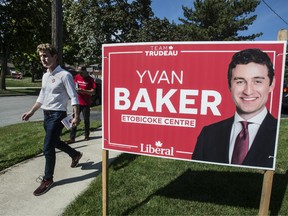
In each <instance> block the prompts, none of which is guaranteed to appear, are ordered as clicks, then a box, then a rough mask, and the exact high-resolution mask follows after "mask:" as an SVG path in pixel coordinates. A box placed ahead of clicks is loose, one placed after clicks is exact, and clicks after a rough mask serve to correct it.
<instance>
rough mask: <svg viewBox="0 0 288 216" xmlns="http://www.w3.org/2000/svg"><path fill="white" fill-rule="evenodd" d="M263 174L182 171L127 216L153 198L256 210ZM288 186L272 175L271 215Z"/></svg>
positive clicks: (284, 177) (285, 179) (286, 177)
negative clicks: (159, 197) (161, 197)
mask: <svg viewBox="0 0 288 216" xmlns="http://www.w3.org/2000/svg"><path fill="white" fill-rule="evenodd" d="M263 177H264V175H263V174H260V173H246V172H221V171H219V172H217V171H193V170H191V169H188V170H186V171H185V172H184V173H182V174H181V175H180V176H179V177H177V178H176V179H175V180H174V181H172V182H170V183H169V184H168V185H166V186H164V187H162V188H160V189H159V190H157V191H156V192H155V193H154V194H151V195H150V196H148V197H147V198H146V199H145V200H143V201H142V202H140V203H138V204H136V205H134V206H132V207H131V208H129V209H127V210H126V211H125V212H124V213H123V215H130V214H131V213H133V212H134V211H135V210H136V209H137V208H139V207H141V206H142V205H145V204H147V203H148V202H149V201H150V200H151V199H153V197H154V196H164V197H168V198H172V199H181V200H189V201H193V202H194V201H197V202H204V203H213V204H218V205H228V206H236V207H244V208H254V209H259V205H260V199H261V191H262V183H263ZM287 183H288V172H286V174H275V175H274V179H273V188H272V196H271V202H270V206H271V207H270V211H271V215H278V213H279V211H280V208H281V205H282V202H283V199H284V194H285V190H286V186H287Z"/></svg>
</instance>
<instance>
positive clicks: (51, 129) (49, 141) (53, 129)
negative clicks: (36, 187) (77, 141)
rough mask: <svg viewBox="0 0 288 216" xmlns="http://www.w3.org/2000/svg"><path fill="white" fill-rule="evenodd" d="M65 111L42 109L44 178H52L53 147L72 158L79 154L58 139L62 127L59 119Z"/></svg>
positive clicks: (54, 160) (53, 165)
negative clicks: (44, 133)
mask: <svg viewBox="0 0 288 216" xmlns="http://www.w3.org/2000/svg"><path fill="white" fill-rule="evenodd" d="M66 115H67V114H66V112H65V111H50V110H45V111H44V129H45V132H46V135H45V139H44V150H43V151H44V156H45V160H46V161H45V176H44V179H53V175H54V169H55V163H56V152H55V148H58V149H60V150H61V151H64V152H65V153H67V154H68V155H69V156H70V157H71V158H74V157H75V156H77V155H78V154H79V152H78V151H76V150H75V149H73V148H71V147H70V146H69V145H67V144H65V143H64V142H63V141H61V140H60V136H61V133H62V129H63V127H64V126H63V124H62V123H61V120H62V119H63V118H65V117H66Z"/></svg>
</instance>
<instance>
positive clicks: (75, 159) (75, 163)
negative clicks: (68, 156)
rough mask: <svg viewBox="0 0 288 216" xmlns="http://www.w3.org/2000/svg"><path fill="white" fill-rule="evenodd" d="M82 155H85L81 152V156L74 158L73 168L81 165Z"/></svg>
mask: <svg viewBox="0 0 288 216" xmlns="http://www.w3.org/2000/svg"><path fill="white" fill-rule="evenodd" d="M82 155H83V153H82V152H79V154H78V155H77V156H75V157H74V158H72V163H71V168H74V167H76V166H77V165H78V164H79V160H80V159H81V157H82Z"/></svg>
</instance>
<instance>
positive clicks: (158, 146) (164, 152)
mask: <svg viewBox="0 0 288 216" xmlns="http://www.w3.org/2000/svg"><path fill="white" fill-rule="evenodd" d="M140 152H143V153H148V154H154V155H161V156H174V147H171V148H163V143H162V142H161V141H156V142H155V144H154V145H152V144H143V143H141V145H140Z"/></svg>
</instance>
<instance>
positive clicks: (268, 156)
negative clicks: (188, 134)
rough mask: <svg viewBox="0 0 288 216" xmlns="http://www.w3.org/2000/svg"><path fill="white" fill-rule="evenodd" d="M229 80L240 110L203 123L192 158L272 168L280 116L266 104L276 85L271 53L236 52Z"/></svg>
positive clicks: (258, 51) (234, 99)
mask: <svg viewBox="0 0 288 216" xmlns="http://www.w3.org/2000/svg"><path fill="white" fill-rule="evenodd" d="M228 84H229V90H230V92H231V95H232V99H233V101H234V103H235V105H236V113H235V115H234V116H232V117H230V118H228V119H225V120H223V121H220V122H217V123H214V124H211V125H208V126H205V127H203V129H202V131H201V133H200V135H199V136H198V139H197V143H196V146H195V149H194V152H193V154H192V159H193V160H199V161H209V162H215V163H225V164H238V165H243V166H255V167H264V168H266V167H267V168H272V167H273V164H274V156H275V143H276V131H277V119H275V118H274V117H273V116H272V115H271V114H270V113H269V112H268V110H267V108H266V106H265V104H266V102H267V100H268V95H269V93H270V92H272V91H273V89H274V86H275V77H274V69H273V64H272V62H271V60H270V58H269V57H268V55H267V54H266V53H264V52H263V51H261V50H259V49H246V50H242V51H240V52H237V53H235V54H234V55H233V57H232V60H231V62H230V64H229V68H228Z"/></svg>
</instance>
